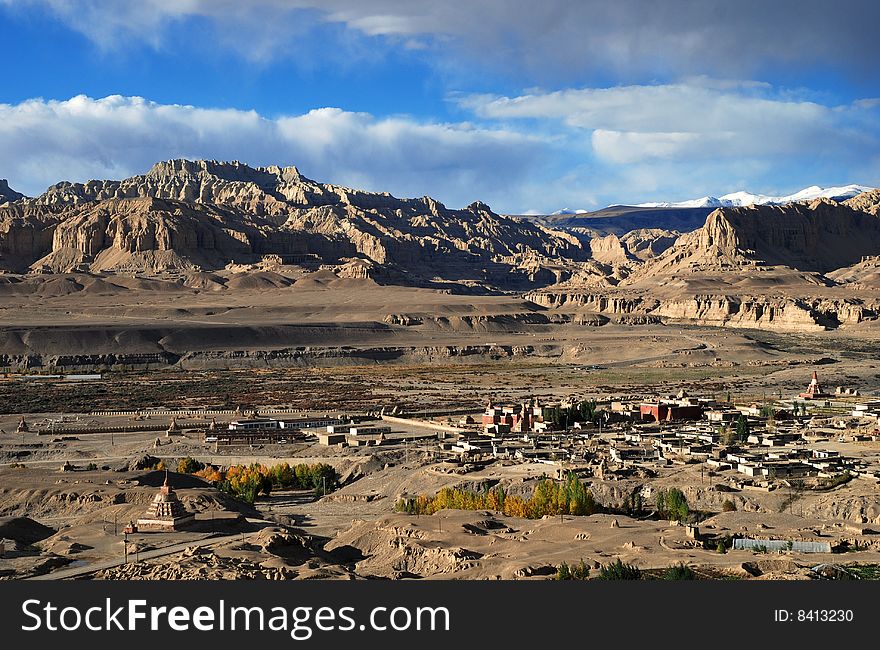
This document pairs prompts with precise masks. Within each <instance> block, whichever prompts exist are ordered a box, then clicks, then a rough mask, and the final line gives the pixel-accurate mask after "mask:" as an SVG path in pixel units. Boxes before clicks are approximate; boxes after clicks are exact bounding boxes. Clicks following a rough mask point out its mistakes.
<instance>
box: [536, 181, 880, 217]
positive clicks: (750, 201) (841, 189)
mask: <svg viewBox="0 0 880 650" xmlns="http://www.w3.org/2000/svg"><path fill="white" fill-rule="evenodd" d="M872 189H874V188H873V187H868V186H866V185H856V184H850V185H842V186H838V187H819V186H818V185H811V186H810V187H805V188H804V189H802V190H800V191H799V192H795V193H794V194H788V195H787V196H768V195H766V194H753V193H751V192H746V191H739V192H731V193H730V194H725V195H724V196H720V197H714V196H703V197H700V198H698V199H688V200H687V201H657V202H649V203H635V204H631V203H621V204H616V205H610V206H608V208H615V207H633V208H713V209H714V208H740V207H744V206H749V205H785V204H786V203H795V202H797V201H812V200H813V199H821V198H825V199H833V200H834V201H845V200H847V199H851V198H852V197H854V196H856V195H858V194H861V193H862V192H869V191H871V190H872ZM606 209H607V208H606ZM591 213H592V211H590V210H580V209H571V208H562V209H561V210H556V212H552V213H551V214H550V215H549V216H562V215H578V214H591Z"/></svg>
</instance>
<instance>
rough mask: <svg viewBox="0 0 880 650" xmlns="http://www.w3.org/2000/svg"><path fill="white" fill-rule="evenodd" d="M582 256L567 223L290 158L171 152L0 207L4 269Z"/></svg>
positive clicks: (512, 268) (391, 267) (499, 267)
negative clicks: (345, 183)
mask: <svg viewBox="0 0 880 650" xmlns="http://www.w3.org/2000/svg"><path fill="white" fill-rule="evenodd" d="M588 256H589V251H588V249H587V248H586V247H585V246H584V245H583V244H582V243H581V242H580V241H579V240H578V238H577V237H575V236H574V235H572V234H570V233H566V232H563V231H558V230H551V229H548V228H545V227H543V226H540V225H537V224H533V223H529V222H525V221H521V220H517V219H513V218H509V217H503V216H500V215H497V214H495V213H494V212H492V210H491V209H490V208H489V206H487V205H485V204H483V203H480V202H475V203H472V204H471V205H470V206H468V207H467V208H465V209H463V210H450V209H447V208H446V207H445V206H444V205H442V204H441V203H439V202H437V201H435V200H433V199H431V198H429V197H424V198H421V199H398V198H395V197H393V196H391V195H390V194H387V193H372V192H363V191H359V190H352V189H348V188H345V187H341V186H336V185H329V184H322V183H317V182H315V181H312V180H309V179H308V178H306V177H304V176H302V175H301V174H300V173H299V171H298V170H297V169H296V168H295V167H289V168H279V167H267V168H258V169H255V168H251V167H249V166H247V165H243V164H240V163H221V162H215V161H195V162H191V161H186V160H174V161H169V162H163V163H159V164H157V165H155V166H154V167H153V168H152V169H151V170H150V171H149V172H148V173H147V174H144V175H142V176H135V177H132V178H128V179H125V180H121V181H90V182H88V183H85V184H79V183H66V182H64V183H58V184H57V185H54V186H52V187H50V188H49V189H48V190H47V191H46V192H45V193H44V194H43V195H41V196H39V197H37V198H35V199H18V200H17V201H15V202H14V203H8V204H7V205H5V206H3V207H2V208H0V266H2V268H3V269H5V270H7V271H12V272H18V273H22V272H28V271H39V272H49V273H66V272H72V271H88V272H93V273H102V272H135V273H144V274H161V273H168V272H174V271H213V270H219V269H223V268H225V267H227V266H229V265H230V264H238V265H253V264H258V263H261V262H275V263H278V264H298V265H305V266H309V265H311V266H312V267H313V270H316V269H317V268H318V267H319V266H321V265H325V266H327V265H329V266H331V267H335V268H336V269H338V270H340V271H341V272H342V273H343V274H347V275H349V276H354V277H372V278H375V279H377V280H381V281H388V282H396V283H402V284H412V285H422V284H429V283H431V282H434V281H439V282H449V283H453V284H455V283H458V284H461V285H462V286H475V287H482V288H488V289H494V288H496V287H500V288H514V287H518V286H522V287H529V286H535V285H540V284H549V283H552V282H555V281H558V280H559V279H561V276H560V272H559V271H558V269H557V267H559V266H560V264H562V265H563V266H565V265H567V264H574V263H577V262H579V261H582V260H585V259H586V258H587V257H588Z"/></svg>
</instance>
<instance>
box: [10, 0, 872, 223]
mask: <svg viewBox="0 0 880 650" xmlns="http://www.w3.org/2000/svg"><path fill="white" fill-rule="evenodd" d="M878 18H880V10H878V8H877V5H876V3H873V2H853V1H848V0H842V1H839V2H835V3H830V2H815V3H812V2H808V1H806V2H805V1H801V2H790V1H788V0H777V1H776V2H771V3H767V2H757V1H752V0H742V1H741V2H737V3H730V2H720V1H716V0H707V1H706V2H700V3H693V2H688V1H687V0H668V1H667V2H664V3H648V2H638V1H637V0H618V1H617V2H614V3H597V2H589V1H586V2H577V3H575V2H564V1H562V0H544V1H543V2H541V3H534V2H526V1H524V0H505V1H500V0H499V1H492V0H484V1H482V2H472V1H471V2H466V1H464V0H448V1H447V2H444V3H438V2H435V1H430V2H429V1H426V0H411V1H410V2H405V3H404V2H395V1H392V0H375V1H373V2H366V1H363V0H360V1H358V0H324V1H323V2H312V1H309V0H251V2H249V3H241V2H234V1H233V0H175V1H172V0H142V1H141V2H138V3H128V2H112V1H110V0H76V1H74V0H0V54H2V55H3V57H4V60H5V61H6V62H7V65H6V66H5V68H4V74H3V82H2V83H0V178H2V177H6V178H8V179H9V182H10V185H11V186H12V187H14V188H16V189H19V190H20V191H23V192H26V193H28V194H38V193H39V192H41V191H43V190H44V189H45V188H46V187H47V186H48V185H49V184H50V183H53V182H56V181H58V180H73V181H83V180H87V179H89V178H118V177H122V176H127V175H131V174H136V173H143V172H144V171H146V170H147V169H148V168H149V166H150V165H151V164H152V163H153V162H155V161H157V160H164V159H168V158H173V157H190V158H196V157H203V158H218V159H238V160H242V161H245V162H248V163H251V164H254V165H267V164H280V165H297V166H298V167H299V168H300V170H301V171H302V172H303V173H305V174H306V175H308V176H311V177H312V178H315V179H317V180H322V181H328V182H335V183H342V184H348V185H354V186H357V187H362V188H365V189H370V190H380V191H390V192H392V193H393V194H396V195H400V196H420V195H423V194H430V195H432V196H435V197H436V198H438V199H440V200H441V201H443V202H445V203H447V205H450V206H452V207H459V206H463V205H466V204H467V203H470V202H471V201H473V200H476V199H480V200H483V201H486V202H487V203H489V204H490V205H492V206H493V208H495V209H496V210H497V211H500V212H508V213H522V212H550V211H553V210H557V209H559V208H562V207H569V208H582V209H593V208H598V207H602V206H604V205H608V204H612V203H620V202H627V203H638V202H642V201H651V200H681V199H687V198H695V197H699V196H703V195H714V196H718V195H721V194H725V193H728V192H731V191H736V190H740V189H747V190H750V191H753V192H760V193H764V194H771V195H781V194H787V193H790V192H792V191H795V190H798V189H801V188H802V187H805V186H807V185H813V184H818V185H826V186H827V185H841V184H846V183H860V184H864V185H872V186H877V185H880V99H878V98H880V71H878V70H877V68H876V62H877V61H878V60H880V45H878V44H877V42H876V41H877V39H876V38H875V35H874V33H873V30H872V26H873V25H876V24H877V19H878Z"/></svg>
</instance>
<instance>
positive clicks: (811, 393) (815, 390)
mask: <svg viewBox="0 0 880 650" xmlns="http://www.w3.org/2000/svg"><path fill="white" fill-rule="evenodd" d="M798 397H802V398H804V399H821V398H823V397H831V396H830V395H829V394H828V393H826V392H825V391H824V390H822V386H821V385H819V376H818V375H817V374H816V371H815V370H814V371H813V377H812V379H811V380H810V384H809V385H808V386H807V390H805V391H804V392H803V393H801V394H800V395H798Z"/></svg>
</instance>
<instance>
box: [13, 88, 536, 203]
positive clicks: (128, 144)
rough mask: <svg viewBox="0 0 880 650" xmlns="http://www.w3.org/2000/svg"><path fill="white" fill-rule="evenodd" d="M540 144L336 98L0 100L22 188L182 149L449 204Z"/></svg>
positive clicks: (481, 194) (489, 193)
mask: <svg viewBox="0 0 880 650" xmlns="http://www.w3.org/2000/svg"><path fill="white" fill-rule="evenodd" d="M543 146H544V145H543V144H542V143H541V141H540V140H538V139H536V138H534V137H531V136H528V135H523V134H520V133H517V132H515V131H510V130H504V129H500V128H495V129H492V128H480V127H477V126H474V125H471V124H467V123H454V124H449V123H430V122H429V123H425V122H419V121H416V120H414V119H412V118H409V117H405V116H398V117H387V118H381V119H380V118H376V117H374V116H372V115H370V114H367V113H353V112H348V111H344V110H341V109H338V108H321V109H316V110H312V111H309V112H308V113H305V114H302V115H290V116H281V117H278V118H274V119H270V118H267V117H264V116H262V115H259V114H258V113H256V112H254V111H241V110H232V109H214V108H197V107H194V106H181V105H169V104H157V103H154V102H151V101H148V100H146V99H142V98H140V97H122V96H118V95H114V96H110V97H105V98H103V99H92V98H89V97H86V96H77V97H74V98H72V99H69V100H66V101H45V100H42V99H33V100H28V101H25V102H22V103H20V104H14V105H10V104H0V177H7V178H8V179H9V181H10V185H11V186H12V187H14V188H16V189H18V190H19V191H23V192H26V193H28V194H37V193H40V192H41V191H43V190H44V189H45V188H46V187H48V186H49V185H50V184H52V183H55V182H57V181H59V180H72V181H84V180H87V179H90V178H120V177H124V176H126V175H131V174H135V173H143V172H144V171H146V170H147V169H148V168H149V167H150V166H151V165H152V164H153V163H154V162H156V161H158V160H165V159H168V158H176V157H186V158H213V159H221V160H233V159H234V160H242V161H244V162H248V163H250V164H254V165H268V164H280V165H294V164H295V165H297V166H298V167H299V168H300V169H301V170H302V171H303V173H305V174H307V175H310V176H312V177H314V178H316V179H317V180H323V181H327V182H334V183H340V184H349V185H354V186H356V187H361V188H363V189H369V190H376V191H390V192H392V193H394V194H397V195H399V196H421V195H424V194H432V195H433V196H436V197H437V198H439V199H440V200H442V201H445V202H448V203H449V204H450V205H452V206H460V205H465V204H467V203H469V202H470V201H472V200H475V199H477V198H480V199H483V200H486V201H487V202H490V204H491V202H492V201H493V200H498V201H501V202H504V200H505V199H507V198H508V197H509V195H510V190H511V188H514V187H516V186H517V184H518V182H519V181H520V180H521V179H522V178H523V177H526V176H528V175H529V174H530V173H531V172H532V171H533V170H534V168H535V166H536V165H538V164H540V161H541V154H542V149H543ZM505 207H510V208H511V209H513V208H512V206H505Z"/></svg>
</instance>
